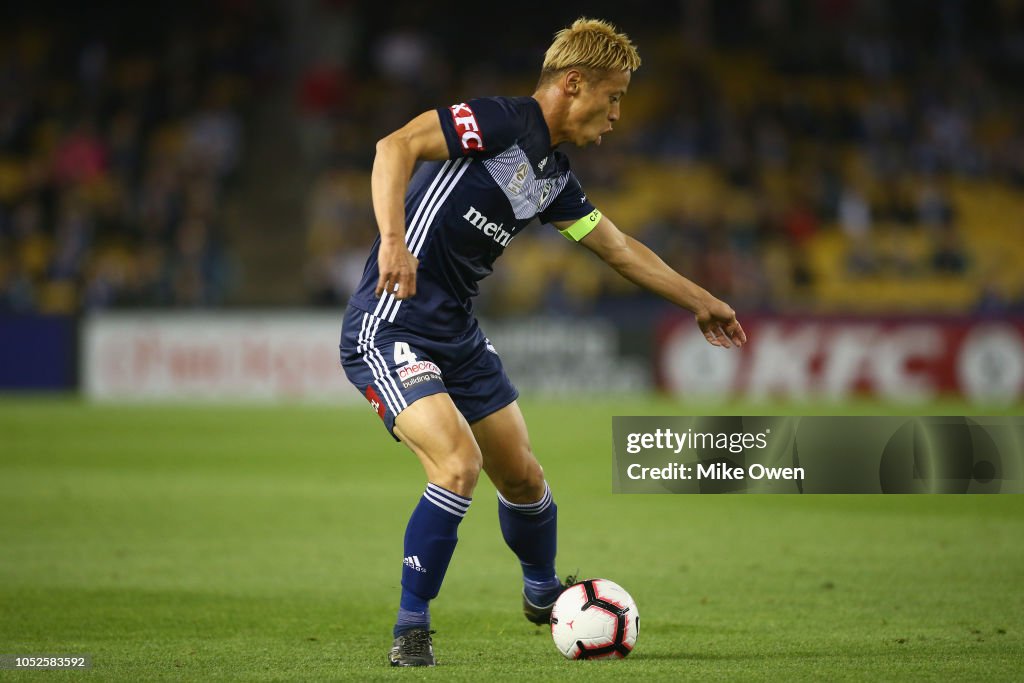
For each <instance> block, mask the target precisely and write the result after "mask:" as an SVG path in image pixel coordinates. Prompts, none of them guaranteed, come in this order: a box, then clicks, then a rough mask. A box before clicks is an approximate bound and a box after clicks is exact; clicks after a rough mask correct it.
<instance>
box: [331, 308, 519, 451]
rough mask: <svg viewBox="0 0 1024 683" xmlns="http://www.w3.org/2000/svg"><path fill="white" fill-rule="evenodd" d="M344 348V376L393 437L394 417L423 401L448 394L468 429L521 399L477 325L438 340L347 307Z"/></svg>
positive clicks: (342, 356)
mask: <svg viewBox="0 0 1024 683" xmlns="http://www.w3.org/2000/svg"><path fill="white" fill-rule="evenodd" d="M340 348H341V365H342V367H343V368H344V369H345V375H346V376H347V377H348V379H349V381H350V382H352V384H354V385H355V386H356V388H357V389H359V393H361V394H362V395H363V396H365V397H366V400H367V401H369V402H370V406H371V407H372V408H373V409H374V411H376V413H377V415H378V416H380V419H382V420H383V421H384V426H385V427H387V429H388V431H389V432H391V435H392V436H394V435H395V432H394V429H395V418H396V417H398V415H399V413H401V412H402V411H403V410H405V409H406V408H408V407H409V406H410V405H412V403H413V402H414V401H416V400H417V399H421V398H423V397H424V396H430V395H431V394H438V393H441V392H447V393H448V395H449V396H451V399H452V402H453V403H455V407H456V408H458V409H459V412H461V413H462V415H463V417H465V418H466V421H467V422H469V423H470V424H472V423H474V422H476V421H477V420H481V419H483V418H485V417H487V416H488V415H490V414H491V413H494V412H497V411H498V410H501V409H502V408H504V407H505V406H507V405H508V404H510V403H512V401H515V400H516V399H517V398H519V392H518V391H517V390H516V388H515V387H514V386H512V382H511V380H509V378H508V375H506V374H505V370H504V368H502V366H501V359H500V358H498V352H497V351H495V350H494V346H492V345H491V342H490V341H489V340H488V339H487V338H486V337H484V334H483V332H482V331H481V330H480V327H479V326H478V325H477V324H476V321H475V320H474V321H473V327H472V328H471V329H470V330H469V331H467V332H466V333H464V334H461V335H459V336H457V337H452V338H447V339H436V338H433V337H425V336H423V335H421V334H418V333H416V332H413V331H412V330H410V329H408V328H405V327H401V326H399V325H395V324H392V323H389V322H387V321H386V320H382V319H381V318H377V317H375V316H374V315H373V314H372V313H367V312H366V311H362V310H360V309H358V308H354V307H352V306H349V307H348V310H346V311H345V322H344V324H343V326H342V328H341V345H340ZM396 438H397V437H396Z"/></svg>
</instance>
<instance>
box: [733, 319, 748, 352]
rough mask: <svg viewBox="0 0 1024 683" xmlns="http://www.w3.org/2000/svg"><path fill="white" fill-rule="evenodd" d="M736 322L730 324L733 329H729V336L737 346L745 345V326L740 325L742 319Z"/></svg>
mask: <svg viewBox="0 0 1024 683" xmlns="http://www.w3.org/2000/svg"><path fill="white" fill-rule="evenodd" d="M733 322H735V323H736V324H735V325H730V327H731V328H732V329H730V330H729V336H730V337H731V338H732V340H733V342H734V343H735V344H736V346H743V345H744V344H746V343H747V333H746V332H744V331H743V326H742V325H740V321H738V320H735V321H733Z"/></svg>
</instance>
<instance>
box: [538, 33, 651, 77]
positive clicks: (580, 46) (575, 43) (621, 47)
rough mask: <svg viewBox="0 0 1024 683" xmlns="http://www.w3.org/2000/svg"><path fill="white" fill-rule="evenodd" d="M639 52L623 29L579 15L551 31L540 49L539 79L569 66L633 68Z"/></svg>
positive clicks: (636, 65)
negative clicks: (547, 43) (548, 40)
mask: <svg viewBox="0 0 1024 683" xmlns="http://www.w3.org/2000/svg"><path fill="white" fill-rule="evenodd" d="M639 66H640V54H639V53H638V52H637V51H636V46H635V45H633V42H632V41H631V40H630V39H629V36H627V35H626V34H625V33H619V31H618V30H616V28H615V26H613V25H612V24H610V23H609V22H607V21H603V20H601V19H588V18H586V17H580V18H579V19H577V20H576V21H574V22H572V26H570V27H568V28H563V29H562V30H560V31H558V32H557V33H556V34H555V40H554V42H552V43H551V47H549V48H548V51H547V52H546V53H544V66H543V68H542V69H541V73H540V80H541V82H542V83H543V82H544V81H546V80H547V79H549V78H551V77H552V76H554V75H555V74H556V73H558V72H560V71H562V70H564V69H569V68H573V67H579V68H584V69H594V70H600V71H625V70H626V69H628V70H630V71H636V70H637V68H639Z"/></svg>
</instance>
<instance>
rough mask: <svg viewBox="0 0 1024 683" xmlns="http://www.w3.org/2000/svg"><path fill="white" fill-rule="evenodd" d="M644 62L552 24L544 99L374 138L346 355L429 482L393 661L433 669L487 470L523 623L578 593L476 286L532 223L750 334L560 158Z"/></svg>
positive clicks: (732, 338)
mask: <svg viewBox="0 0 1024 683" xmlns="http://www.w3.org/2000/svg"><path fill="white" fill-rule="evenodd" d="M639 65H640V57H639V55H638V53H637V51H636V47H635V46H634V45H633V43H632V42H631V41H630V40H629V38H628V37H627V36H626V35H625V34H622V33H619V32H618V31H617V30H616V29H615V27H614V26H612V25H611V24H609V23H607V22H604V21H601V20H595V19H583V18H581V19H578V20H577V21H575V22H574V23H573V24H572V26H571V27H569V28H565V29H563V30H561V31H559V32H558V33H557V34H555V39H554V41H553V43H552V44H551V46H550V47H549V48H548V50H547V53H546V54H545V56H544V65H543V69H542V71H541V75H540V80H539V82H538V84H537V88H536V92H534V93H533V96H531V97H487V98H480V99H471V100H468V101H466V102H461V103H458V104H454V105H452V106H448V107H439V108H438V109H436V110H432V111H427V112H425V113H423V114H420V115H419V116H417V117H416V118H414V119H412V120H411V121H410V122H409V123H407V124H406V125H405V126H403V127H402V128H400V129H398V130H397V131H395V132H393V133H391V134H390V135H388V136H386V137H385V138H383V139H382V140H380V141H379V142H378V143H377V154H376V158H375V160H374V164H373V173H372V177H371V184H372V194H373V208H374V212H375V214H376V218H377V224H378V227H379V230H380V236H379V238H378V239H377V241H376V242H375V243H374V245H373V249H372V251H371V252H370V256H369V259H368V260H367V262H366V270H365V272H364V274H363V278H362V282H361V283H360V285H359V288H358V290H357V291H356V293H355V294H354V295H353V296H352V298H351V300H350V301H349V305H348V309H347V311H346V313H345V321H344V327H343V330H342V339H341V359H342V364H343V366H344V369H345V373H346V375H347V376H348V378H349V380H350V381H351V382H352V383H353V384H355V386H356V387H357V388H358V389H359V391H360V392H361V393H362V394H363V395H364V396H365V397H366V398H367V400H368V401H369V402H370V405H371V406H372V407H373V409H374V410H375V411H376V412H377V415H378V416H380V418H381V420H383V422H384V425H385V426H386V427H387V429H388V431H390V432H391V434H392V436H393V437H394V438H395V439H397V440H400V441H402V442H403V443H405V444H406V446H408V447H409V449H410V450H412V452H413V453H415V454H416V456H417V458H418V459H419V461H420V463H421V464H422V465H423V469H424V470H425V472H426V476H427V485H426V489H425V490H424V492H423V494H422V495H421V497H420V499H419V502H418V503H417V505H416V507H415V509H414V510H413V512H412V515H411V517H410V518H409V524H408V526H407V528H406V532H405V549H404V552H403V555H402V557H403V558H404V559H403V567H402V594H401V599H400V602H399V609H398V619H397V621H396V624H395V627H394V632H393V637H394V643H393V645H392V648H391V650H390V652H389V655H388V659H389V660H390V662H391V664H392V665H394V666H432V665H433V664H434V655H433V647H432V639H431V634H432V633H433V631H431V630H430V610H429V604H430V601H431V600H433V599H434V598H435V597H436V596H437V594H438V591H439V590H440V588H441V583H442V581H443V579H444V575H445V571H446V570H447V568H448V563H449V561H450V560H451V557H452V553H453V551H454V550H455V544H456V540H457V531H458V527H459V522H461V521H462V518H463V517H464V516H465V515H466V513H467V512H468V511H469V507H470V503H471V502H472V496H473V490H474V488H475V487H476V483H477V478H478V477H479V475H480V470H481V469H483V471H484V472H486V473H487V476H488V477H490V479H491V481H492V482H493V483H494V486H495V488H496V489H497V491H498V518H499V521H500V526H501V531H502V535H503V536H504V538H505V542H506V543H507V544H508V546H509V548H511V549H512V552H514V553H515V555H516V556H517V557H518V559H519V561H520V564H521V565H522V570H523V596H522V600H523V611H524V613H525V615H526V618H527V619H529V620H530V621H532V622H534V623H537V624H546V623H547V622H548V620H549V619H550V616H551V608H552V606H553V604H554V602H555V599H556V598H557V597H558V595H559V594H560V593H561V591H562V590H563V589H564V588H565V584H563V583H562V582H561V581H560V580H559V578H558V576H557V575H556V572H555V549H556V518H557V508H556V506H555V503H554V500H553V498H552V495H551V490H550V488H549V487H548V484H547V482H546V481H545V479H544V472H543V470H542V469H541V466H540V464H538V462H537V458H536V457H534V454H533V451H532V449H531V446H530V439H529V436H528V434H527V430H526V424H525V422H524V421H523V415H522V413H521V412H520V410H519V406H518V405H517V403H516V399H517V398H518V395H519V394H518V392H517V391H516V388H515V387H514V386H513V385H512V382H511V381H509V378H508V376H507V375H506V374H505V372H504V370H503V369H502V365H501V360H500V359H499V357H498V354H497V351H496V350H495V348H494V347H493V346H492V345H491V343H490V342H489V341H488V339H487V338H486V337H485V336H484V333H483V332H482V331H481V329H480V327H479V326H478V324H477V321H476V319H475V318H474V315H473V297H474V296H476V294H477V292H478V289H479V282H480V280H482V279H483V278H485V277H486V276H487V275H489V274H490V273H491V270H492V268H493V266H494V263H495V260H496V259H497V258H498V257H499V256H500V255H501V254H502V252H503V251H504V250H505V249H506V248H508V247H509V246H510V244H511V242H512V241H513V240H514V239H515V237H516V236H517V235H518V234H519V233H520V232H522V231H523V230H524V229H525V228H526V227H527V225H528V224H530V223H531V222H533V220H534V218H538V219H539V220H540V222H541V223H544V224H550V225H553V226H554V227H555V228H557V229H558V230H560V231H561V233H562V234H563V235H564V236H565V237H567V238H568V239H569V240H571V241H573V242H579V243H580V244H582V245H583V246H584V247H586V248H587V249H589V250H590V251H592V252H593V253H594V254H596V255H597V256H598V257H599V258H601V259H602V260H603V261H604V262H605V263H607V264H608V265H609V266H611V267H612V268H614V269H615V270H616V271H618V272H619V273H620V274H622V275H623V276H624V277H626V278H627V279H629V280H631V281H632V282H634V283H636V284H637V285H639V286H641V287H644V288H646V289H648V290H650V291H652V292H655V293H657V294H659V295H660V296H662V297H664V298H665V299H667V300H668V301H670V302H672V303H674V304H676V305H678V306H681V307H682V308H685V309H687V310H689V311H692V312H693V314H694V316H695V317H696V322H697V324H698V325H699V326H700V329H701V331H702V332H703V333H704V336H705V337H706V338H707V340H708V342H709V343H711V344H712V345H714V346H721V347H730V346H732V345H736V346H741V345H742V344H743V343H744V342H745V341H746V336H745V334H744V332H743V328H742V327H741V326H740V324H739V322H738V321H737V320H736V315H735V313H734V312H733V310H732V308H730V307H729V306H728V305H727V304H725V303H724V302H722V301H720V300H718V299H716V298H715V297H714V296H712V295H711V294H709V293H708V292H707V291H705V290H704V289H702V288H701V287H699V286H697V285H696V284H694V283H693V282H691V281H690V280H688V279H686V278H685V277H683V276H682V275H680V274H678V273H676V272H675V271H674V270H672V269H671V268H670V267H669V266H668V265H666V264H665V262H664V261H662V260H661V259H660V258H659V257H658V256H657V255H655V254H654V253H653V252H652V251H651V250H650V249H648V248H647V247H645V246H644V245H642V244H640V243H639V242H637V241H636V240H634V239H633V238H631V237H629V236H627V235H625V234H623V233H622V232H620V231H619V229H618V228H617V227H616V226H615V224H614V223H612V221H611V220H610V219H609V218H608V217H607V216H604V215H602V213H601V212H600V211H599V210H598V209H596V208H595V207H594V206H593V205H592V204H591V203H590V201H589V200H588V198H587V196H586V194H584V192H583V189H582V188H581V186H580V183H579V181H578V180H577V179H576V176H575V175H573V173H572V171H571V170H570V168H569V160H568V158H566V156H565V155H564V154H563V153H562V152H561V151H559V150H558V147H559V146H560V145H562V144H563V143H572V144H574V145H577V146H580V147H582V146H584V145H588V144H590V143H595V144H598V145H599V144H601V140H602V138H603V136H604V135H606V134H607V133H609V132H611V130H612V126H613V125H614V124H615V122H616V121H618V119H619V107H620V103H621V100H622V98H623V96H624V95H625V94H626V90H627V89H628V87H629V81H630V77H631V75H632V72H633V71H634V70H635V69H636V68H637V67H638V66H639ZM418 162H422V163H421V164H420V166H419V168H418V169H416V170H415V173H413V171H414V168H415V166H416V164H417V163H418ZM410 176H411V178H410Z"/></svg>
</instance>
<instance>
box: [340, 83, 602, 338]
mask: <svg viewBox="0 0 1024 683" xmlns="http://www.w3.org/2000/svg"><path fill="white" fill-rule="evenodd" d="M437 114H438V117H439V118H440V120H441V128H442V130H443V131H444V136H445V139H446V141H447V143H448V153H449V156H450V159H448V160H447V161H431V162H424V163H423V164H421V165H420V167H419V168H418V169H417V170H416V172H415V173H414V174H413V177H412V179H411V180H410V182H409V191H408V193H407V194H406V197H405V222H406V234H405V243H406V245H407V246H408V248H409V251H411V252H412V254H413V256H415V257H416V258H418V259H419V269H418V270H417V272H416V296H414V297H412V298H411V299H405V300H403V301H400V300H398V299H396V298H395V297H394V296H393V295H392V294H391V293H385V294H384V295H382V296H381V297H380V298H379V299H378V298H377V297H376V296H374V288H375V287H376V286H377V280H378V275H379V273H378V268H377V251H378V249H379V248H380V238H379V237H378V239H377V241H376V242H375V243H374V245H373V249H372V250H371V251H370V257H369V258H368V259H367V261H366V269H365V271H364V272H363V279H362V281H361V282H360V283H359V287H358V289H357V290H356V292H355V294H353V295H352V298H351V300H350V302H349V303H350V304H351V305H352V306H354V307H355V308H359V309H361V310H363V311H368V312H370V313H372V314H373V315H375V316H376V317H378V318H381V319H383V320H386V321H388V322H391V323H396V324H399V325H403V326H405V327H409V328H413V329H417V330H420V331H424V332H429V333H434V334H439V335H449V334H457V333H459V332H462V331H464V330H466V329H467V328H468V327H469V326H470V325H471V321H472V317H473V303H472V300H473V297H474V296H476V295H477V293H478V292H479V282H480V280H482V279H483V278H485V277H487V276H488V275H490V274H491V271H492V269H493V267H494V261H495V260H496V259H497V258H498V257H499V256H501V254H502V253H503V252H504V251H505V248H506V247H508V246H509V244H510V243H511V242H512V240H513V239H515V237H516V235H518V234H519V233H520V232H521V231H522V230H523V229H524V228H525V227H526V226H527V225H528V224H529V223H530V222H531V221H533V219H534V218H539V219H540V221H542V222H544V223H551V222H554V221H575V220H578V219H580V218H582V217H584V216H586V215H587V214H589V213H591V212H592V211H593V210H594V207H593V206H592V205H591V204H590V202H589V201H587V197H586V195H585V194H584V193H583V188H581V187H580V183H579V181H578V180H577V179H576V176H575V175H573V173H572V171H571V170H570V168H569V160H568V158H566V156H565V155H564V154H562V153H561V152H558V151H553V150H552V149H551V136H550V133H549V131H548V127H547V124H546V123H545V121H544V117H543V114H542V113H541V109H540V105H539V104H538V103H537V101H536V100H534V99H533V98H532V97H511V98H510V97H487V98H480V99H475V100H470V101H469V102H465V103H462V104H456V105H453V106H451V107H441V108H439V109H438V110H437Z"/></svg>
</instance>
